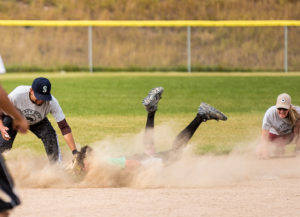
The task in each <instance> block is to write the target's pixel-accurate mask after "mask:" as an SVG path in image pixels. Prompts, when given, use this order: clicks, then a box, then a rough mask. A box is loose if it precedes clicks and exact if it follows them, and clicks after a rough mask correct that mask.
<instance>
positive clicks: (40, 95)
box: [31, 77, 52, 101]
mask: <svg viewBox="0 0 300 217" xmlns="http://www.w3.org/2000/svg"><path fill="white" fill-rule="evenodd" d="M31 88H32V90H33V92H34V96H35V97H36V98H37V99H38V100H44V101H50V100H52V96H51V93H50V91H51V83H50V81H49V80H48V79H47V78H43V77H39V78H36V79H34V81H33V82H32V85H31Z"/></svg>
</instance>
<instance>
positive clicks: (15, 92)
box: [9, 85, 31, 96]
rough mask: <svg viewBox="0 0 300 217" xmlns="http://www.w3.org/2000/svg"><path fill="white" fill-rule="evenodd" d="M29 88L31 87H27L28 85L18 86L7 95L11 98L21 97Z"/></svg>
mask: <svg viewBox="0 0 300 217" xmlns="http://www.w3.org/2000/svg"><path fill="white" fill-rule="evenodd" d="M30 87H31V86H28V85H21V86H18V87H16V88H15V89H14V90H13V91H12V92H11V93H10V94H9V95H11V96H17V95H22V94H26V93H29V91H30Z"/></svg>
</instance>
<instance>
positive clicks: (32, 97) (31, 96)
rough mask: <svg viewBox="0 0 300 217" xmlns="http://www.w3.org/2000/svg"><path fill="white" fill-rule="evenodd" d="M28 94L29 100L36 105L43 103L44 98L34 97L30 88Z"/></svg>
mask: <svg viewBox="0 0 300 217" xmlns="http://www.w3.org/2000/svg"><path fill="white" fill-rule="evenodd" d="M29 96H30V100H31V101H32V102H33V103H34V104H36V105H38V106H41V105H43V103H44V102H45V101H44V100H40V99H37V98H36V97H35V95H34V92H33V90H32V89H31V90H30V95H29Z"/></svg>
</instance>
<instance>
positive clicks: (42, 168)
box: [8, 153, 300, 217]
mask: <svg viewBox="0 0 300 217" xmlns="http://www.w3.org/2000/svg"><path fill="white" fill-rule="evenodd" d="M23 154H24V153H23ZM31 157H32V155H31ZM97 157H98V158H99V156H97ZM36 162H39V163H38V164H37V163H36ZM41 162H43V160H41V159H39V158H38V157H37V159H34V158H32V159H31V160H28V159H27V161H23V162H20V161H14V162H12V161H9V162H8V163H9V166H10V168H11V171H12V173H13V176H14V178H15V181H16V184H17V189H18V192H19V194H20V197H21V198H22V202H23V203H22V205H21V206H19V207H17V208H16V209H15V210H14V211H13V212H12V214H11V216H12V217H17V216H22V217H31V216H43V217H48V216H49V217H50V216H51V217H58V216H59V217H61V216H63V217H77V216H85V217H89V216H93V217H94V216H130V217H134V216H158V217H159V216H197V217H198V216H214V217H217V216H222V217H227V216H228V217H235V216H243V217H247V216H249V217H255V216H259V217H261V216H272V217H274V216H285V217H296V216H299V213H300V206H299V204H300V170H299V165H300V164H299V163H300V157H299V156H298V157H293V158H281V159H271V160H258V159H256V158H255V157H254V156H253V154H252V153H251V154H249V153H248V154H245V153H244V154H242V153H233V154H231V155H229V156H202V157H196V156H193V155H191V154H190V153H186V154H185V155H184V157H183V158H182V160H180V161H179V162H176V163H175V164H173V165H170V166H168V167H164V166H162V165H161V164H160V163H159V162H157V161H154V162H148V164H146V165H144V167H143V169H142V170H139V171H135V172H134V173H128V172H126V171H124V170H120V169H113V168H111V167H107V166H106V167H105V166H103V164H102V163H103V161H101V160H100V161H99V160H98V161H97V162H96V163H94V164H92V166H91V168H90V172H89V173H88V174H87V175H86V176H85V177H84V178H82V179H80V180H79V179H78V178H77V179H75V178H74V176H72V175H70V174H69V173H67V172H64V170H62V169H59V168H60V167H53V166H51V167H50V166H49V165H48V164H47V163H44V164H43V163H41ZM45 162H46V161H45ZM24 164H25V166H22V165H24ZM29 168H30V169H29Z"/></svg>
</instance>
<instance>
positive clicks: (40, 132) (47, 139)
mask: <svg viewBox="0 0 300 217" xmlns="http://www.w3.org/2000/svg"><path fill="white" fill-rule="evenodd" d="M30 130H31V131H32V132H33V133H34V134H35V135H36V136H37V137H38V138H40V139H41V140H42V141H43V143H44V146H45V150H46V153H47V156H48V158H49V160H50V161H51V162H55V161H61V153H60V149H59V144H58V139H57V135H56V132H55V130H54V128H53V127H52V125H51V123H50V121H49V120H48V118H44V119H43V120H42V121H40V122H39V123H37V124H34V125H31V126H30Z"/></svg>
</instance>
